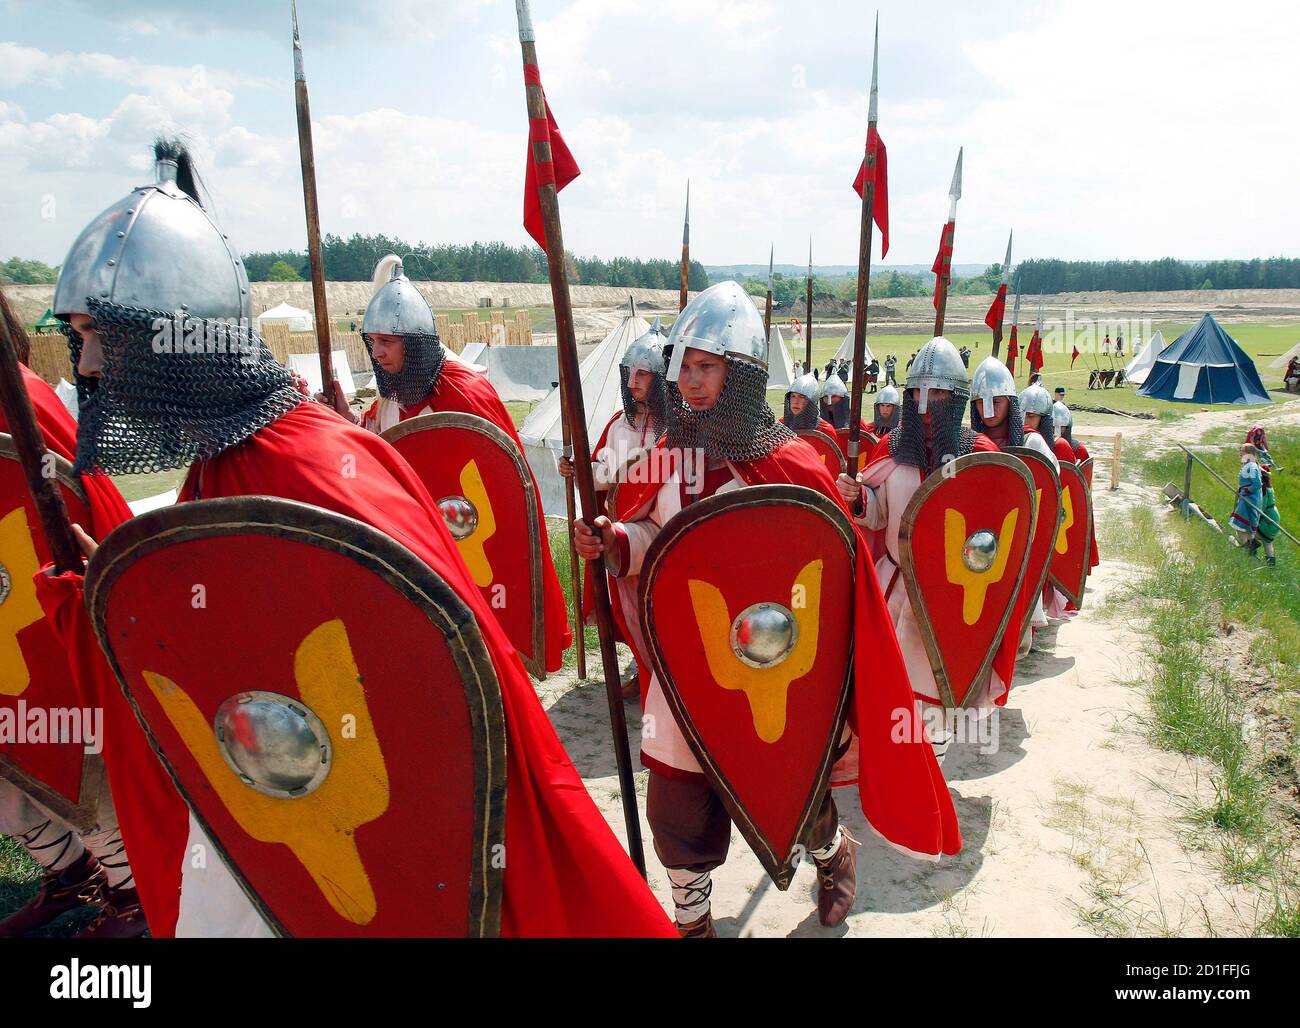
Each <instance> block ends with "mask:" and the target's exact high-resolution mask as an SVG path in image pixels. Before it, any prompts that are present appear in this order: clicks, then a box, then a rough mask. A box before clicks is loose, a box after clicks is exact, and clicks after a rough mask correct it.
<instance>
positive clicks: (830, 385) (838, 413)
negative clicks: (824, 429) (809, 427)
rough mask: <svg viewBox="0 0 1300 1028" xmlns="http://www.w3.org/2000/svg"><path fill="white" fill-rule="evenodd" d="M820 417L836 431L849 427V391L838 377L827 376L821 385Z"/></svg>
mask: <svg viewBox="0 0 1300 1028" xmlns="http://www.w3.org/2000/svg"><path fill="white" fill-rule="evenodd" d="M821 416H822V419H823V420H824V421H827V422H829V423H830V424H831V425H833V426H834V427H835V429H836V430H837V431H838V430H839V429H842V428H848V427H849V390H848V387H847V386H845V384H844V379H842V378H840V377H839V375H831V374H828V375H827V376H826V381H825V382H823V383H822V396H821Z"/></svg>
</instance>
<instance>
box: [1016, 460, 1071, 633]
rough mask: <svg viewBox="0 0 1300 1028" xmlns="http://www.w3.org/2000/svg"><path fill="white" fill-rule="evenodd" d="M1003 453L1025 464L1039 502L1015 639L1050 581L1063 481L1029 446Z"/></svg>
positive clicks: (1021, 586)
mask: <svg viewBox="0 0 1300 1028" xmlns="http://www.w3.org/2000/svg"><path fill="white" fill-rule="evenodd" d="M1002 452H1003V453H1010V454H1014V455H1015V456H1017V457H1019V458H1020V459H1021V460H1023V461H1024V462H1025V465H1026V466H1027V467H1028V468H1029V473H1030V474H1031V475H1033V477H1034V497H1035V499H1036V500H1037V511H1038V513H1037V516H1036V518H1035V519H1034V538H1033V540H1032V541H1031V542H1030V544H1029V560H1028V562H1027V563H1026V565H1025V579H1024V581H1023V582H1022V583H1021V584H1020V594H1019V596H1017V598H1016V602H1017V603H1023V604H1024V608H1023V609H1024V612H1025V615H1024V618H1023V620H1022V621H1021V623H1020V626H1019V631H1018V633H1017V636H1016V637H1017V638H1019V637H1020V636H1022V635H1024V632H1025V626H1026V625H1028V624H1029V622H1030V621H1031V620H1033V617H1034V598H1035V597H1036V596H1038V594H1039V593H1041V592H1042V591H1043V583H1044V582H1046V581H1047V567H1048V564H1049V563H1051V559H1052V547H1053V546H1054V545H1055V543H1056V530H1057V528H1058V527H1059V526H1060V523H1061V480H1060V478H1058V477H1057V474H1056V469H1055V468H1054V467H1052V462H1051V461H1050V460H1048V459H1047V458H1046V457H1045V456H1043V454H1041V453H1039V452H1038V451H1037V450H1031V449H1029V448H1028V447H1026V446H1009V447H1007V448H1006V449H1005V450H1003V451H1002ZM1008 630H1010V629H1008Z"/></svg>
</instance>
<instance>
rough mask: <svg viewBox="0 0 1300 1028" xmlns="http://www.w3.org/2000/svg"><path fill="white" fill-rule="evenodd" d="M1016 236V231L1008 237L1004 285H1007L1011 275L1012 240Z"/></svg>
mask: <svg viewBox="0 0 1300 1028" xmlns="http://www.w3.org/2000/svg"><path fill="white" fill-rule="evenodd" d="M1014 235H1015V230H1014V229H1012V231H1011V232H1010V233H1009V234H1008V235H1007V256H1006V259H1005V260H1004V261H1003V262H1002V284H1003V285H1006V284H1007V282H1008V281H1009V279H1010V275H1011V239H1012V237H1013V236H1014Z"/></svg>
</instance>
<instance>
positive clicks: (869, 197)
mask: <svg viewBox="0 0 1300 1028" xmlns="http://www.w3.org/2000/svg"><path fill="white" fill-rule="evenodd" d="M871 128H873V129H874V128H875V125H874V124H872V126H871ZM868 138H870V131H868ZM875 206H876V152H875V151H874V150H873V149H872V148H871V146H870V144H868V145H867V175H866V180H865V181H864V182H863V184H862V230H861V232H860V233H859V235H858V302H857V309H856V310H855V311H854V312H853V373H852V375H851V376H850V377H851V378H852V380H853V395H852V396H851V397H850V398H849V402H850V407H849V452H848V453H847V454H846V455H845V456H847V457H848V460H849V474H850V475H856V474H857V473H858V454H859V453H860V452H861V449H862V431H861V429H862V390H863V387H864V386H865V384H866V383H865V379H866V374H865V373H864V371H863V366H864V365H865V364H866V361H867V302H868V297H869V295H870V292H871V237H872V234H873V232H872V229H873V219H874V217H875Z"/></svg>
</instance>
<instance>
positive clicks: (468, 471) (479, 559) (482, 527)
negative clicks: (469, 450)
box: [456, 460, 497, 589]
mask: <svg viewBox="0 0 1300 1028" xmlns="http://www.w3.org/2000/svg"><path fill="white" fill-rule="evenodd" d="M460 491H461V495H462V496H464V497H465V499H467V500H469V502H470V503H472V504H473V505H474V509H475V510H476V511H478V526H477V527H476V528H475V529H474V531H473V532H471V533H470V534H469V535H467V536H466V537H465V538H464V539H458V540H456V548H457V549H459V550H460V555H461V559H463V560H464V561H465V564H466V565H467V566H468V567H469V573H470V574H471V575H472V576H473V577H474V584H475V585H476V586H478V587H479V588H480V589H486V588H487V587H488V586H490V585H491V584H492V565H491V564H490V563H489V562H488V559H487V553H486V552H485V551H484V549H483V547H484V545H485V544H486V543H487V541H488V540H489V539H491V538H492V537H493V536H494V535H496V531H497V519H496V515H495V514H494V513H493V512H492V501H491V500H490V499H489V498H488V493H487V487H486V486H485V485H484V484H483V475H482V474H481V473H480V472H479V469H478V461H473V460H472V461H470V462H469V463H468V464H466V465H465V466H464V467H463V468H461V471H460Z"/></svg>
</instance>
